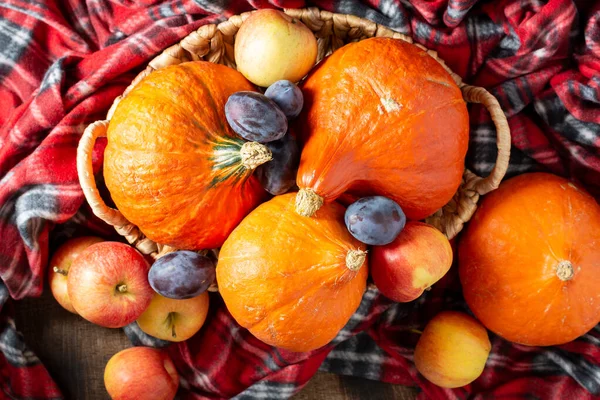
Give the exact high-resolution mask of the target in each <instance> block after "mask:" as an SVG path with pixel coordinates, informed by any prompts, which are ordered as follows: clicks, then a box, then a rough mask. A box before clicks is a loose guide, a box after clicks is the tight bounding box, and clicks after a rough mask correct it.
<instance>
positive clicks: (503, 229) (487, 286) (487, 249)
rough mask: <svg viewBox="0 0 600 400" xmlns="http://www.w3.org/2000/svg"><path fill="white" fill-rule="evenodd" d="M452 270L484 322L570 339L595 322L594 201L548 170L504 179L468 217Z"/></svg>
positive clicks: (534, 340)
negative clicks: (466, 227) (457, 266)
mask: <svg viewBox="0 0 600 400" xmlns="http://www.w3.org/2000/svg"><path fill="white" fill-rule="evenodd" d="M459 273H460V280H461V282H462V286H463V292H464V295H465V299H466V301H467V303H468V305H469V307H470V308H471V310H472V311H473V313H475V315H476V316H477V318H479V320H480V321H481V322H482V323H483V324H484V325H485V326H486V327H487V328H488V329H490V330H492V331H494V332H495V333H497V334H498V335H500V336H502V337H504V338H505V339H507V340H509V341H512V342H516V343H521V344H526V345H532V346H550V345H557V344H562V343H566V342H569V341H571V340H573V339H575V338H577V337H578V336H581V335H583V334H584V333H586V332H587V331H588V330H590V329H591V328H592V327H594V326H595V325H596V324H598V322H600V291H599V290H598V282H600V206H598V204H597V203H596V202H595V201H594V199H593V198H592V197H591V196H590V195H588V194H587V193H585V192H584V191H583V190H582V189H580V188H578V187H577V186H575V185H574V184H573V183H571V182H569V181H567V180H566V179H563V178H560V177H557V176H554V175H551V174H546V173H534V174H525V175H520V176H518V177H516V178H513V179H510V180H508V181H506V182H505V183H503V184H502V185H500V188H499V189H498V190H496V191H495V192H493V193H491V194H490V195H488V196H487V197H486V198H485V199H484V200H483V202H482V203H481V205H480V206H479V209H478V210H477V212H476V213H475V216H474V217H473V219H471V222H470V223H469V227H468V229H467V230H466V232H465V234H464V237H463V238H462V240H461V242H460V244H459Z"/></svg>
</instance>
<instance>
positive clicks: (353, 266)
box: [346, 250, 367, 271]
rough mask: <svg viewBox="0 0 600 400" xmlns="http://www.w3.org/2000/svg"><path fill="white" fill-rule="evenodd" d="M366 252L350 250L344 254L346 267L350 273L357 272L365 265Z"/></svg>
mask: <svg viewBox="0 0 600 400" xmlns="http://www.w3.org/2000/svg"><path fill="white" fill-rule="evenodd" d="M366 258H367V252H366V251H362V250H350V251H348V254H346V267H348V269H349V270H350V271H358V270H359V269H360V267H362V266H363V264H364V263H365V259H366Z"/></svg>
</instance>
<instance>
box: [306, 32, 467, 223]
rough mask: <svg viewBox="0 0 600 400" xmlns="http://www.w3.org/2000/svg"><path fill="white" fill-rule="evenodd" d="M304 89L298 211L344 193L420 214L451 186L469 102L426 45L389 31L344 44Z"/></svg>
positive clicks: (459, 170) (462, 149)
mask: <svg viewBox="0 0 600 400" xmlns="http://www.w3.org/2000/svg"><path fill="white" fill-rule="evenodd" d="M302 91H303V93H304V98H305V106H304V112H303V115H302V116H301V117H300V118H299V120H298V121H299V123H298V128H299V131H300V136H301V140H302V141H303V142H304V149H303V151H302V157H301V161H300V168H299V171H298V177H297V183H298V186H299V187H300V189H301V190H300V195H299V196H298V204H297V211H298V212H299V213H300V214H301V215H305V216H310V215H312V214H313V213H314V211H315V210H317V209H318V208H319V207H320V205H321V204H322V203H323V201H325V202H330V201H333V200H335V199H336V198H338V197H339V196H340V195H341V194H342V193H344V192H346V191H349V192H350V193H352V194H355V195H358V196H365V195H374V194H377V195H383V196H387V197H389V198H391V199H393V200H395V201H396V202H397V203H398V204H399V205H400V206H401V207H402V209H403V210H404V212H405V213H406V216H407V217H408V218H410V219H422V218H424V217H427V216H429V215H430V214H432V213H433V212H435V211H436V210H438V209H439V208H440V207H442V206H443V205H445V204H446V203H447V202H448V201H449V200H450V199H451V198H452V196H453V195H454V193H456V190H457V189H458V186H459V184H460V182H461V177H462V174H463V171H464V158H465V155H466V151H467V145H468V140H469V119H468V114H467V108H466V104H465V102H464V100H463V98H462V94H461V91H460V89H459V88H458V87H457V86H456V84H455V83H454V81H453V80H452V77H451V76H450V75H449V74H448V73H447V72H446V71H445V70H444V68H443V67H442V66H441V65H440V64H439V63H438V62H437V61H436V60H435V59H433V58H432V57H430V56H428V55H427V53H426V52H425V51H423V50H421V49H419V48H417V47H416V46H414V45H411V44H409V43H406V42H404V41H402V40H396V39H389V38H372V39H367V40H363V41H360V42H356V43H351V44H348V45H346V46H344V47H342V48H341V49H339V50H337V51H336V52H335V53H333V54H332V55H331V56H330V57H329V58H327V59H326V60H325V61H323V62H322V63H321V64H320V65H319V66H317V67H316V68H315V69H314V70H313V72H312V73H311V75H310V76H309V77H308V78H307V80H306V81H305V83H304V84H303V86H302Z"/></svg>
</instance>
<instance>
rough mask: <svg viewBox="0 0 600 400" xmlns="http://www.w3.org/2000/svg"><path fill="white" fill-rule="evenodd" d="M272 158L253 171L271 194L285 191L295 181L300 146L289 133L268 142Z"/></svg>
mask: <svg viewBox="0 0 600 400" xmlns="http://www.w3.org/2000/svg"><path fill="white" fill-rule="evenodd" d="M266 146H267V147H268V148H269V149H270V150H271V153H272V154H273V159H272V160H271V161H269V162H267V163H264V164H262V165H260V166H258V168H256V171H255V172H254V174H255V176H256V177H257V178H258V180H259V182H260V183H261V185H262V187H263V188H264V189H265V190H266V191H267V192H269V193H271V194H273V195H279V194H284V193H287V192H288V191H289V190H290V189H291V188H292V187H293V186H294V184H295V183H296V173H297V171H298V164H299V163H300V148H299V147H298V143H297V142H296V139H294V137H293V136H292V135H290V134H287V135H285V136H284V137H283V138H282V139H279V140H276V141H274V142H269V143H267V144H266Z"/></svg>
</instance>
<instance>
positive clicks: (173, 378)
mask: <svg viewBox="0 0 600 400" xmlns="http://www.w3.org/2000/svg"><path fill="white" fill-rule="evenodd" d="M104 386H105V387H106V391H107V392H108V394H109V395H110V397H111V398H112V399H113V400H172V399H173V398H174V397H175V394H176V393H177V388H178V387H179V374H178V373H177V370H176V369H175V365H174V364H173V361H171V359H170V358H169V356H168V355H167V353H165V352H164V351H161V350H158V349H153V348H150V347H132V348H129V349H125V350H122V351H120V352H118V353H117V354H115V355H114V356H112V357H111V359H110V360H108V363H107V364H106V368H105V369H104Z"/></svg>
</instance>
